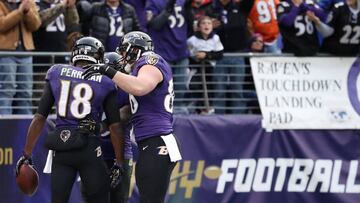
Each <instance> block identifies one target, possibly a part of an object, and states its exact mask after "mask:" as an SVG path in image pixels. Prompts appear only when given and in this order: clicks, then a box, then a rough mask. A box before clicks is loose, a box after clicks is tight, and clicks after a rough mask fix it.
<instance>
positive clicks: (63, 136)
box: [60, 130, 71, 142]
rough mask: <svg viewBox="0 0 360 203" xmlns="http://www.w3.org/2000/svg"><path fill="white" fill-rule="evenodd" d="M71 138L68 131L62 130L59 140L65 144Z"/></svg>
mask: <svg viewBox="0 0 360 203" xmlns="http://www.w3.org/2000/svg"><path fill="white" fill-rule="evenodd" d="M70 136H71V132H70V130H62V131H61V132H60V139H61V140H62V141H63V142H66V141H67V140H68V139H69V138H70Z"/></svg>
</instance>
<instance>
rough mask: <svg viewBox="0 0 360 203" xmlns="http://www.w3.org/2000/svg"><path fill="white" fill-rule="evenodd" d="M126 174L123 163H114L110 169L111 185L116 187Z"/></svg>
mask: <svg viewBox="0 0 360 203" xmlns="http://www.w3.org/2000/svg"><path fill="white" fill-rule="evenodd" d="M123 174H124V168H123V166H122V165H121V164H118V163H116V162H115V163H114V165H113V167H111V171H110V187H111V188H116V186H118V185H119V183H120V182H121V179H122V176H123Z"/></svg>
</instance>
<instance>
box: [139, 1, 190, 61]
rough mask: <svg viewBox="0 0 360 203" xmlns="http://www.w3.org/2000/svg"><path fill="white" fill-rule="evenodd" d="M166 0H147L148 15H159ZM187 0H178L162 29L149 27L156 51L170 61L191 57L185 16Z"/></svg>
mask: <svg viewBox="0 0 360 203" xmlns="http://www.w3.org/2000/svg"><path fill="white" fill-rule="evenodd" d="M165 2H166V1H164V0H147V1H146V6H145V10H146V12H147V15H148V16H157V15H159V14H160V12H161V11H162V10H164V8H165V5H166V3H165ZM184 4H185V0H176V5H175V8H174V12H173V13H172V14H171V15H170V16H169V18H168V22H167V23H166V24H165V25H164V26H163V27H162V28H161V29H160V30H155V29H153V28H151V27H148V32H149V35H150V36H151V38H152V39H153V41H154V47H155V52H156V53H158V54H159V55H161V56H162V57H164V59H165V60H167V61H169V62H175V61H178V60H181V59H184V58H187V57H189V51H188V49H187V45H186V40H187V29H188V26H187V22H186V18H185V11H184V9H185V7H184Z"/></svg>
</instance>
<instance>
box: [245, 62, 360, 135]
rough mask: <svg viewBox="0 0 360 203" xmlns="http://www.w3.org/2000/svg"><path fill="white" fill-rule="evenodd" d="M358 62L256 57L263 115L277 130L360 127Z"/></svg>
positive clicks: (254, 65)
mask: <svg viewBox="0 0 360 203" xmlns="http://www.w3.org/2000/svg"><path fill="white" fill-rule="evenodd" d="M354 61H355V58H329V57H312V58H310V57H309V58H306V57H303V58H297V57H261V58H251V60H250V62H251V69H252V74H253V77H254V81H255V87H256V92H257V96H258V100H259V103H260V108H261V112H262V116H263V127H264V128H266V129H268V130H271V129H359V128H360V99H359V95H360V91H359V90H360V80H359V79H358V78H359V72H360V61H359V62H356V63H355V64H357V65H353V63H354Z"/></svg>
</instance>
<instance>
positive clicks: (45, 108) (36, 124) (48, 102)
mask: <svg viewBox="0 0 360 203" xmlns="http://www.w3.org/2000/svg"><path fill="white" fill-rule="evenodd" d="M54 102H55V99H54V96H53V94H52V91H51V86H50V83H49V82H46V85H45V87H44V91H43V95H42V96H41V99H40V103H39V106H38V109H37V111H36V113H35V115H34V118H33V119H32V121H31V124H30V126H29V129H28V133H27V137H26V143H25V147H24V153H25V155H27V156H31V154H32V150H33V149H34V146H35V144H36V142H37V140H38V138H39V136H40V134H41V131H42V129H43V128H44V125H45V122H46V118H47V116H48V115H49V113H50V111H51V107H52V106H53V104H54Z"/></svg>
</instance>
